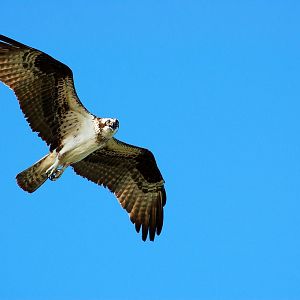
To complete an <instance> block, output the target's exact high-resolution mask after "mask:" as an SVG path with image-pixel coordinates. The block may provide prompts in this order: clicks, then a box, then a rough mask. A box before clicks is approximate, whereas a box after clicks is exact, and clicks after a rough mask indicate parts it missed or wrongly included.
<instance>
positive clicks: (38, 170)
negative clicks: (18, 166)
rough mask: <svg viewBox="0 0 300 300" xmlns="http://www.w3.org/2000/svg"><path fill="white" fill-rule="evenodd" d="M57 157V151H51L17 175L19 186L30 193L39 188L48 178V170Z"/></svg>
mask: <svg viewBox="0 0 300 300" xmlns="http://www.w3.org/2000/svg"><path fill="white" fill-rule="evenodd" d="M55 158H56V154H55V153H53V152H52V153H49V154H47V155H46V156H44V157H43V158H41V159H40V160H39V161H38V162H36V163H35V164H34V165H32V166H31V167H29V168H28V169H26V170H24V171H23V172H21V173H19V174H18V175H17V176H16V179H17V183H18V185H19V187H20V188H22V189H23V190H24V191H26V192H28V193H33V192H34V191H35V190H37V189H38V188H39V187H40V186H41V185H42V184H43V183H44V182H45V181H46V180H47V179H48V175H47V173H46V171H47V170H48V169H49V168H50V167H51V166H52V165H53V163H54V161H55Z"/></svg>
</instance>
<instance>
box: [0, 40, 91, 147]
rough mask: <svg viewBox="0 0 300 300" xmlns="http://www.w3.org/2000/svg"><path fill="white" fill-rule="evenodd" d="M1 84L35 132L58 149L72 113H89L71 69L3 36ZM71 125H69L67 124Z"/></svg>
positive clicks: (0, 47) (1, 45)
mask: <svg viewBox="0 0 300 300" xmlns="http://www.w3.org/2000/svg"><path fill="white" fill-rule="evenodd" d="M0 81H2V82H3V83H5V84H6V85H8V86H9V87H10V88H11V89H13V91H14V92H15V94H16V96H17V98H18V100H19V103H20V107H21V109H22V111H23V113H24V115H25V117H26V119H27V121H28V122H29V125H30V127H31V129H32V130H33V131H37V132H38V133H39V136H40V137H41V138H42V139H43V140H44V141H46V142H47V144H48V145H50V148H51V150H53V149H55V148H56V147H57V146H58V145H59V143H60V139H61V132H60V128H61V127H63V126H62V123H63V120H64V119H66V117H65V115H66V114H67V115H68V117H67V118H68V119H69V120H72V118H73V116H72V113H71V115H70V111H71V112H72V111H73V112H74V111H75V112H79V113H81V114H84V113H87V111H86V110H85V108H84V107H83V106H82V104H81V102H80V101H79V99H78V97H77V95H76V91H75V88H74V82H73V75H72V71H71V69H70V68H69V67H68V66H66V65H64V64H62V63H61V62H59V61H57V60H55V59H54V58H52V57H51V56H49V55H47V54H45V53H43V52H41V51H39V50H36V49H34V48H31V47H28V46H26V45H23V44H21V43H19V42H16V41H14V40H12V39H10V38H8V37H5V36H3V35H0ZM67 125H68V124H67Z"/></svg>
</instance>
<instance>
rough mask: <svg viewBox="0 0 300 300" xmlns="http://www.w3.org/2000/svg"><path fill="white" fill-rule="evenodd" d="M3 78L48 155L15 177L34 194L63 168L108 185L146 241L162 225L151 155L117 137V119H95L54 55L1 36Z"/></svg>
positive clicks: (160, 186) (162, 197) (158, 180)
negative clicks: (115, 135) (48, 149)
mask: <svg viewBox="0 0 300 300" xmlns="http://www.w3.org/2000/svg"><path fill="white" fill-rule="evenodd" d="M0 80H1V81H2V82H3V83H5V84H6V85H8V86H9V87H10V88H11V89H13V91H14V92H15V94H16V96H17V98H18V100H19V104H20V107H21V109H22V111H23V113H24V115H25V117H26V119H27V121H28V123H29V125H30V127H31V129H32V130H33V131H36V132H38V135H39V136H40V137H41V138H42V139H43V140H44V141H45V142H46V143H47V144H48V145H49V147H50V153H49V154H48V155H46V156H44V157H43V158H42V159H40V160H39V161H38V162H36V163H35V164H34V165H33V166H31V167H29V168H28V169H26V170H24V171H23V172H21V173H20V174H18V175H17V182H18V184H19V186H20V187H21V188H22V189H24V190H25V191H27V192H30V193H32V192H34V191H35V190H36V189H38V188H39V187H40V186H41V185H42V184H43V183H44V182H45V181H46V180H47V179H48V178H49V179H51V180H56V179H58V178H59V177H60V176H61V175H62V173H63V171H64V170H65V168H67V167H68V166H72V167H73V168H74V170H75V172H76V173H77V174H79V175H81V176H83V177H85V178H87V179H89V180H91V181H93V182H95V183H97V184H99V185H103V186H104V187H108V188H109V190H110V191H111V192H113V193H114V194H115V195H116V197H117V198H118V200H119V202H120V203H121V205H122V207H123V208H124V209H126V211H127V212H128V213H129V215H130V220H131V221H132V222H133V223H134V224H135V228H136V230H137V231H138V232H139V231H140V229H142V239H143V240H144V241H145V240H146V239H147V236H148V234H149V238H150V240H151V241H153V240H154V238H155V234H157V235H159V234H160V232H161V230H162V226H163V207H164V205H165V203H166V192H165V189H164V180H163V178H162V176H161V173H160V171H159V169H158V167H157V165H156V161H155V158H154V156H153V154H152V153H151V152H150V151H149V150H147V149H144V148H140V147H136V146H132V145H128V144H125V143H123V142H120V141H118V140H117V139H115V138H113V135H114V134H115V132H116V131H117V129H118V126H119V122H118V120H116V119H110V118H97V117H95V116H94V115H92V114H91V113H90V112H88V111H87V109H86V108H85V107H84V106H83V105H82V103H81V102H80V100H79V98H78V96H77V94H76V91H75V87H74V82H73V75H72V71H71V69H70V68H69V67H68V66H66V65H64V64H62V63H61V62H59V61H57V60H55V59H54V58H52V57H51V56H49V55H47V54H45V53H43V52H41V51H39V50H36V49H34V48H31V47H29V46H26V45H24V44H21V43H19V42H17V41H14V40H12V39H10V38H8V37H5V36H3V35H0Z"/></svg>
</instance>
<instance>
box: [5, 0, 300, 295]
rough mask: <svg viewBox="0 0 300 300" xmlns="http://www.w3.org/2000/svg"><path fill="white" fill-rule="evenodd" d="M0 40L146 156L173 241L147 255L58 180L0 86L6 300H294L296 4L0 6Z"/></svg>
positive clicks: (119, 212) (100, 209)
mask: <svg viewBox="0 0 300 300" xmlns="http://www.w3.org/2000/svg"><path fill="white" fill-rule="evenodd" d="M2 2H3V3H1V18H0V25H1V27H0V28H1V33H2V34H5V35H7V36H10V37H12V38H14V39H16V40H19V41H21V42H23V43H25V44H28V45H30V46H32V47H35V48H38V49H40V50H43V51H45V52H46V53H48V54H50V55H52V56H53V57H55V58H56V59H58V60H60V61H62V62H64V63H65V64H67V65H69V66H70V67H71V68H72V70H73V72H74V77H75V84H76V89H77V92H78V94H79V97H80V98H81V100H82V102H83V103H84V104H85V105H86V107H87V108H88V109H89V110H90V111H91V112H93V113H94V114H96V115H98V116H102V117H117V118H118V119H119V120H120V129H119V132H118V133H117V138H118V139H120V140H123V141H125V142H127V143H132V144H135V145H139V146H143V147H146V148H149V149H151V151H153V153H154V154H155V156H156V159H157V162H158V165H159V167H160V169H161V171H162V173H163V176H164V178H165V181H166V189H167V196H168V201H167V205H166V207H165V225H164V228H163V232H162V234H161V236H159V237H158V238H157V239H156V240H155V242H154V243H151V242H149V241H148V242H146V243H144V242H142V240H141V236H140V235H138V234H136V232H135V230H134V226H133V225H132V224H131V222H130V221H129V219H128V216H127V214H126V212H125V211H124V210H123V209H121V207H120V205H119V204H118V202H117V200H116V199H115V197H114V196H113V194H111V193H110V192H109V191H107V190H105V189H104V188H101V187H99V186H96V185H95V184H92V183H90V182H88V181H87V180H85V179H83V178H81V177H79V176H77V175H75V174H74V172H73V171H72V169H69V170H67V171H66V172H65V174H64V175H63V176H62V178H61V179H60V180H58V181H57V182H55V183H52V182H47V183H46V184H45V185H44V186H43V187H42V188H41V189H40V190H38V191H37V192H36V193H34V194H32V195H30V194H27V193H25V192H23V191H22V190H21V189H19V188H18V186H17V185H16V182H15V175H16V174H17V173H18V172H20V171H22V170H23V169H25V168H27V167H28V166H30V165H31V164H32V163H34V162H35V161H37V160H38V159H39V158H41V157H42V156H43V155H45V154H46V153H47V151H48V150H47V147H46V145H45V143H44V142H43V141H41V140H40V139H39V138H38V137H37V135H36V134H34V133H32V132H31V131H30V128H29V126H28V124H27V123H26V121H25V119H24V118H23V115H22V113H21V111H20V110H19V107H18V102H17V100H16V99H15V96H14V94H13V92H12V91H10V90H9V89H8V88H7V87H6V86H4V85H2V84H1V86H0V98H1V120H0V126H1V127H2V128H3V130H2V138H1V149H0V156H1V171H0V179H1V189H0V299H1V300H5V299H22V300H29V299H43V300H44V299H67V300H68V299H70V300H71V299H72V300H79V299H90V300H94V299H300V284H299V283H300V238H299V231H300V221H299V211H300V204H299V196H300V188H299V183H300V163H299V159H300V139H299V134H300V126H299V112H300V104H299V103H300V99H299V97H300V88H299V78H300V38H299V34H300V18H299V15H300V4H299V1H258V0H254V1H204V0H203V1H85V2H83V1H72V2H71V1H48V2H45V1H14V2H13V3H10V2H9V1H2Z"/></svg>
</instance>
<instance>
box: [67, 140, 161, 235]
mask: <svg viewBox="0 0 300 300" xmlns="http://www.w3.org/2000/svg"><path fill="white" fill-rule="evenodd" d="M72 167H73V168H74V170H75V172H76V173H77V174H78V175H81V176H83V177H85V178H87V179H89V180H91V181H93V182H95V183H97V184H100V185H103V186H104V187H108V188H109V189H110V191H111V192H113V193H114V194H115V195H116V197H117V198H118V200H119V202H120V203H121V205H122V207H123V208H124V209H126V210H127V212H128V213H129V214H130V220H131V221H132V223H135V228H136V230H137V232H139V231H140V229H141V227H142V239H143V240H144V241H145V240H146V239H147V235H148V232H149V236H150V240H151V241H153V240H154V237H155V233H156V234H157V235H159V234H160V232H161V230H162V226H163V207H164V205H165V204H166V192H165V188H164V180H163V178H162V176H161V173H160V171H159V169H158V167H157V165H156V162H155V158H154V156H153V154H152V153H151V152H150V151H149V150H147V149H143V148H139V147H135V146H132V145H128V144H125V143H122V142H120V141H118V140H116V139H112V140H111V141H110V142H109V143H108V145H107V147H106V148H103V149H100V150H97V151H95V152H93V153H92V154H90V155H89V156H88V157H86V158H85V159H83V160H82V161H80V162H77V163H75V164H73V165H72Z"/></svg>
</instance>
